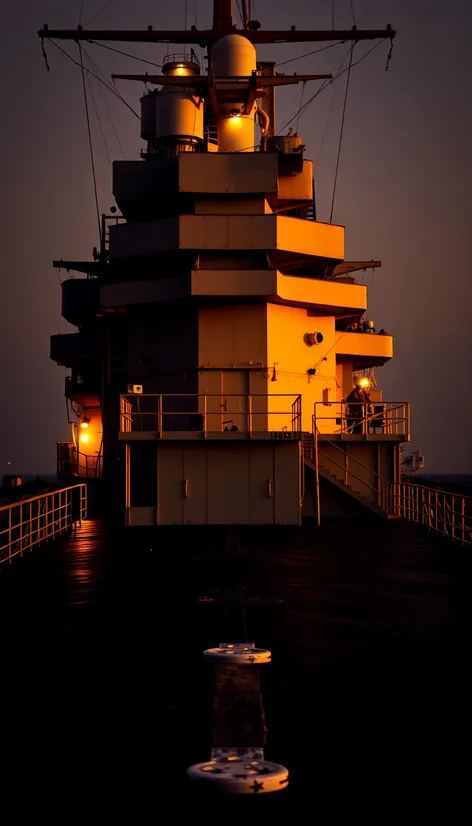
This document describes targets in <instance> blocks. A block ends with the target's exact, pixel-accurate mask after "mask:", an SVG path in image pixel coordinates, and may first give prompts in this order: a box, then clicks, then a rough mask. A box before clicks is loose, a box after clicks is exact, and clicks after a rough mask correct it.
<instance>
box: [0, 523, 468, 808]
mask: <svg viewBox="0 0 472 826" xmlns="http://www.w3.org/2000/svg"><path fill="white" fill-rule="evenodd" d="M158 537H159V538H158ZM158 537H156V535H155V534H154V535H153V534H152V533H150V532H147V531H145V530H143V532H142V533H139V532H138V534H134V533H131V534H126V533H124V532H114V531H113V529H111V528H110V527H109V526H107V525H106V524H105V523H102V522H100V521H92V522H86V523H84V524H83V526H82V528H81V529H79V531H78V532H77V535H76V536H75V537H72V538H71V539H70V540H69V541H68V542H66V541H64V542H54V543H51V544H49V545H48V546H44V547H42V548H40V549H37V550H35V551H34V552H33V553H28V554H27V555H25V557H24V558H18V559H16V560H15V562H14V564H13V565H11V566H6V565H4V566H2V568H1V569H0V618H1V628H2V671H3V676H2V711H3V714H2V725H1V736H2V755H3V771H2V784H3V789H8V791H9V793H12V794H13V795H14V799H15V800H16V802H17V804H18V805H21V806H22V807H33V809H34V810H35V812H36V814H38V813H45V814H51V815H53V814H54V813H56V814H57V815H59V816H61V813H62V814H64V812H66V813H67V816H65V817H62V818H61V819H62V822H63V823H69V822H71V821H72V820H73V819H74V817H75V815H76V814H77V813H78V812H79V810H82V807H85V809H86V810H88V811H90V806H92V807H93V812H94V815H95V814H97V813H98V811H99V810H98V807H104V811H105V812H106V815H107V820H111V819H115V818H116V817H117V816H119V817H120V819H121V816H122V815H123V817H124V813H125V812H128V813H131V821H130V820H129V818H127V819H128V822H133V823H134V822H136V823H138V822H143V821H142V820H141V817H146V818H147V817H152V819H153V821H154V822H158V820H160V819H161V818H160V817H159V813H161V814H162V816H163V817H164V810H163V809H162V808H161V806H163V805H164V803H165V805H166V806H167V802H169V801H170V803H171V805H174V806H175V807H176V809H175V811H176V814H177V813H178V812H181V811H184V809H185V808H186V807H187V806H191V805H192V806H193V805H194V804H193V803H192V801H191V799H190V795H189V792H188V790H187V786H186V780H185V770H186V768H187V766H189V765H190V764H192V763H195V762H201V761H204V760H206V759H208V758H209V749H210V747H211V707H212V702H213V688H214V685H213V682H212V675H211V668H210V669H209V667H208V666H204V665H203V664H202V661H201V652H202V650H203V649H205V648H208V647H212V646H215V645H217V644H218V643H219V642H220V641H225V640H228V639H230V638H231V637H234V638H235V637H237V636H238V635H239V637H240V638H242V637H243V635H244V622H246V623H247V630H248V637H249V638H250V639H255V641H256V644H258V645H260V646H263V647H267V648H270V649H271V650H272V652H273V662H272V663H271V664H270V665H265V666H261V668H260V679H261V688H262V694H263V703H264V710H265V719H266V724H267V728H268V733H267V746H266V756H268V757H269V759H273V760H274V761H276V762H280V763H282V764H284V765H285V766H287V768H288V769H289V771H290V786H289V789H288V790H287V791H286V792H283V793H281V794H280V795H275V796H274V795H270V796H269V795H268V796H266V797H265V798H264V799H263V798H262V796H261V797H258V802H257V804H254V803H251V804H249V802H246V803H245V804H244V805H246V806H247V805H256V806H258V807H261V806H265V807H266V808H267V810H269V808H271V809H272V811H276V812H277V811H278V812H280V811H281V810H282V808H283V807H284V806H288V807H295V808H296V807H297V804H298V803H300V804H301V802H302V800H305V799H306V798H308V800H309V801H311V806H312V807H313V809H312V814H313V817H315V816H316V817H321V816H322V819H323V822H333V821H335V820H336V817H335V815H336V814H337V813H339V815H341V813H343V815H345V814H346V812H350V813H351V815H352V814H356V817H357V816H360V815H365V814H366V813H367V811H373V813H374V815H375V813H376V812H377V814H378V815H379V817H377V820H376V822H377V823H383V822H384V821H385V819H386V816H387V814H388V813H389V812H390V811H391V810H393V809H394V808H395V806H396V805H398V806H399V807H400V808H403V811H405V808H404V807H405V806H406V807H408V809H409V810H410V808H409V807H411V805H415V806H418V807H420V810H421V811H422V812H423V814H425V813H426V809H428V808H431V810H433V811H434V810H435V809H436V806H437V805H439V802H440V801H442V802H443V803H444V801H445V802H446V805H447V806H448V809H447V811H448V813H449V817H450V818H452V821H453V820H454V818H453V817H452V813H453V811H455V810H456V809H459V808H460V806H461V804H462V802H463V801H464V800H467V786H468V756H467V755H468V751H469V743H470V735H471V726H470V706H471V701H470V697H471V688H472V680H471V672H470V596H471V589H470V584H471V567H472V566H471V561H470V553H469V550H468V549H467V548H465V549H462V548H461V547H460V546H455V545H452V544H449V542H447V541H445V540H442V539H439V538H435V537H431V536H429V535H428V534H424V533H422V532H421V531H419V530H417V529H416V528H415V527H414V526H409V525H407V524H406V523H404V522H393V523H392V522H386V521H384V520H380V519H379V520H377V519H375V518H372V519H370V520H362V521H361V520H352V519H351V520H338V521H334V520H326V521H325V522H324V523H323V525H322V526H321V528H319V529H317V528H316V527H314V526H312V527H307V528H304V529H302V530H297V529H292V528H277V529H267V530H262V529H260V530H259V529H252V530H250V531H247V532H246V531H242V532H241V535H240V538H241V545H240V554H239V555H238V554H235V555H234V556H228V555H227V554H225V550H224V549H225V543H224V541H223V535H222V533H221V532H220V531H206V530H205V529H202V530H201V531H200V530H199V529H198V528H197V529H192V528H189V529H186V528H178V529H175V530H174V532H172V531H167V532H165V531H163V532H162V533H161V534H159V535H158ZM233 551H234V548H233ZM243 597H244V604H245V606H246V608H245V617H244V615H243V612H242V609H241V607H240V606H241V605H242V604H243ZM17 788H18V789H19V791H18V792H17V791H16V789H17ZM2 794H3V792H2ZM269 798H270V799H269ZM275 798H278V799H279V802H278V803H277V806H276V805H275ZM4 799H5V798H4ZM199 805H200V804H199ZM220 805H221V806H223V811H224V807H225V806H228V803H227V801H226V802H222V803H221V804H220ZM238 805H239V804H238ZM241 805H243V804H241ZM64 807H65V808H64ZM281 807H282V808H281ZM379 807H380V808H379ZM77 816H78V815H77ZM97 816H98V814H97ZM300 817H301V815H300ZM164 819H166V820H167V822H170V821H169V820H168V819H167V817H164ZM163 822H164V821H163ZM300 822H301V821H300ZM450 822H451V821H450Z"/></svg>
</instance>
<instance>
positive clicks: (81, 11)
mask: <svg viewBox="0 0 472 826" xmlns="http://www.w3.org/2000/svg"><path fill="white" fill-rule="evenodd" d="M83 12H84V0H80V11H79V26H80V25H81V23H82V14H83Z"/></svg>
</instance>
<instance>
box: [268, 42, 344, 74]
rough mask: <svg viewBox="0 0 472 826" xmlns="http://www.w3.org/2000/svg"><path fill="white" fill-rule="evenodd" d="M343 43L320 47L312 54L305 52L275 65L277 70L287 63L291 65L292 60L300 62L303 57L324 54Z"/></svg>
mask: <svg viewBox="0 0 472 826" xmlns="http://www.w3.org/2000/svg"><path fill="white" fill-rule="evenodd" d="M345 42H346V41H345V40H340V41H339V42H337V43H330V44H329V46H321V48H320V49H315V50H314V51H313V52H305V54H300V55H298V57H291V58H290V59H289V60H282V62H281V63H277V68H278V67H279V66H286V65H287V63H293V61H294V60H301V59H302V58H303V57H311V55H312V54H318V52H325V51H326V50H327V49H333V48H334V47H335V46H342V45H343V43H345Z"/></svg>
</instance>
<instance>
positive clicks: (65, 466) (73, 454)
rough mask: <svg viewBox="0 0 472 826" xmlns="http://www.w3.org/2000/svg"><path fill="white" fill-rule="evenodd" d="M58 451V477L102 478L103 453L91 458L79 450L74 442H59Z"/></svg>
mask: <svg viewBox="0 0 472 826" xmlns="http://www.w3.org/2000/svg"><path fill="white" fill-rule="evenodd" d="M56 451H57V455H56V470H57V474H58V476H78V477H79V478H80V479H99V478H100V477H101V475H102V455H101V452H100V453H98V454H95V455H93V456H89V455H87V454H86V453H81V451H80V450H77V448H76V447H75V445H74V443H73V442H57V443H56Z"/></svg>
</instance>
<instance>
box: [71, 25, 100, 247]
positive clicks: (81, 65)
mask: <svg viewBox="0 0 472 826" xmlns="http://www.w3.org/2000/svg"><path fill="white" fill-rule="evenodd" d="M77 45H78V47H79V54H80V68H81V73H82V86H83V90H84V103H85V115H86V119H87V132H88V141H89V149H90V161H91V164H92V178H93V189H94V193H95V207H96V209H97V222H98V235H99V238H100V246H101V245H102V226H101V222H100V208H99V205H98V190H97V176H96V174H95V161H94V157H93V145H92V133H91V130H90V117H89V108H88V100H87V86H86V84H85V71H84V58H83V54H82V47H81V45H80V41H79V42H78V44H77Z"/></svg>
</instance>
